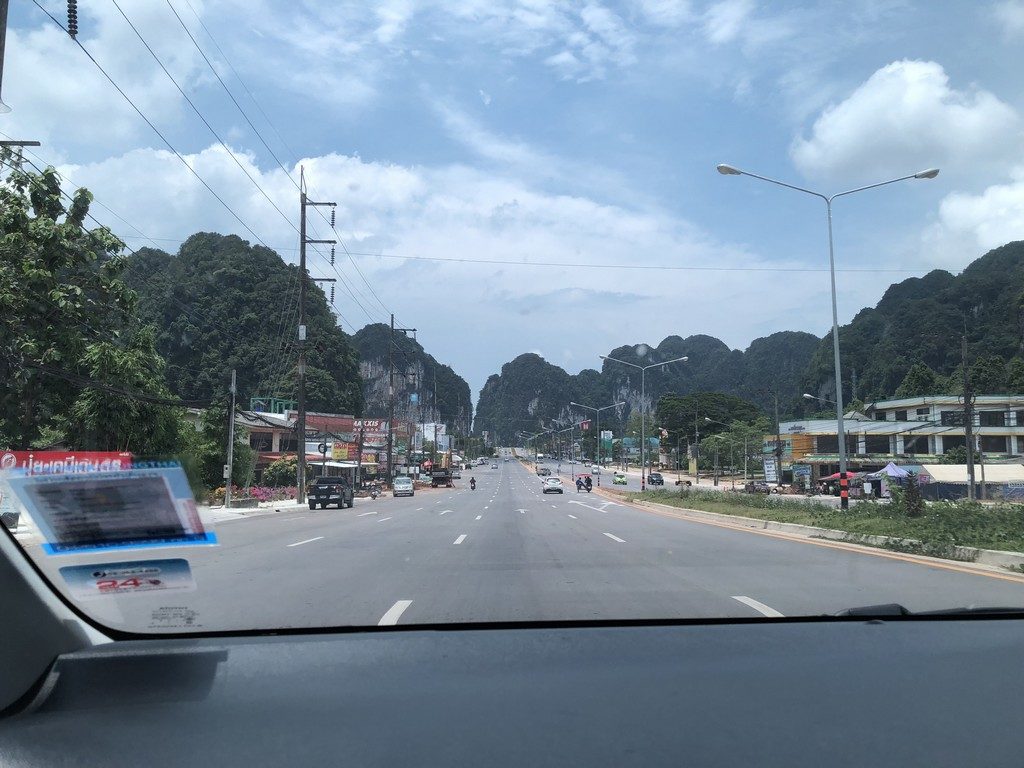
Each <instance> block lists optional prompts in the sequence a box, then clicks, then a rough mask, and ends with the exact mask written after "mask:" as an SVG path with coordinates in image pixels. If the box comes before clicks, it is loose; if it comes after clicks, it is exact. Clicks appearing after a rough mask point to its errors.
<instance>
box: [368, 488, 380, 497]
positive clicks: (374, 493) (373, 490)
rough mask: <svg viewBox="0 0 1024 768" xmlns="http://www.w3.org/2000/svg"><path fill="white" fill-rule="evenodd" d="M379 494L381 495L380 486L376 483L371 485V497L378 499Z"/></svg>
mask: <svg viewBox="0 0 1024 768" xmlns="http://www.w3.org/2000/svg"><path fill="white" fill-rule="evenodd" d="M378 496H380V487H379V486H376V485H371V486H370V498H371V499H376V498H377V497H378Z"/></svg>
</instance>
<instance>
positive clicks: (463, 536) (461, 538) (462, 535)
mask: <svg viewBox="0 0 1024 768" xmlns="http://www.w3.org/2000/svg"><path fill="white" fill-rule="evenodd" d="M465 540H466V534H464V533H463V534H460V535H459V538H457V539H456V540H455V541H453V542H452V544H461V543H462V542H464V541H465Z"/></svg>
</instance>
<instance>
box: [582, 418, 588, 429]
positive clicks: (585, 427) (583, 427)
mask: <svg viewBox="0 0 1024 768" xmlns="http://www.w3.org/2000/svg"><path fill="white" fill-rule="evenodd" d="M587 429H590V419H587V420H586V421H581V422H580V430H587Z"/></svg>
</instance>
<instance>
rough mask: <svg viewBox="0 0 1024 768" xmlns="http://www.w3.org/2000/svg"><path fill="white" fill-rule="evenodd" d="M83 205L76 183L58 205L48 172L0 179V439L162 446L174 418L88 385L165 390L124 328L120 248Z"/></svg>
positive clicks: (168, 441)
mask: <svg viewBox="0 0 1024 768" xmlns="http://www.w3.org/2000/svg"><path fill="white" fill-rule="evenodd" d="M0 158H3V159H9V158H10V155H9V154H5V155H0ZM91 202H92V195H91V194H90V193H89V191H88V190H85V189H79V190H77V191H76V192H75V193H74V194H73V195H71V196H70V203H69V204H68V205H65V203H64V199H63V197H62V193H61V188H60V177H59V176H58V175H57V172H56V171H55V170H54V169H53V168H46V169H45V170H44V171H42V172H41V173H30V172H28V171H23V170H20V169H15V170H12V171H11V172H10V173H9V174H8V176H7V179H6V183H4V184H0V380H2V381H3V386H2V387H0V444H7V445H11V446H13V447H17V448H28V447H30V446H32V445H34V444H37V443H38V442H39V441H40V440H41V439H44V438H45V440H44V442H50V443H54V442H61V443H65V444H67V445H68V446H70V447H73V448H89V447H92V448H101V447H105V448H129V449H130V450H133V451H135V452H163V451H167V450H170V449H172V448H173V447H174V444H175V437H176V435H177V433H178V431H179V429H180V419H179V417H178V416H175V415H174V414H173V412H169V411H167V410H166V408H164V407H162V406H153V405H149V406H147V405H144V404H142V403H141V402H140V401H139V400H132V399H131V398H126V397H124V396H122V395H119V394H114V393H111V392H110V391H109V388H108V389H107V390H106V391H104V390H103V389H99V388H96V387H91V388H90V387H89V386H87V385H89V384H97V383H99V384H103V385H113V384H115V383H116V384H117V385H118V386H120V387H121V388H123V389H124V388H127V389H129V390H130V391H136V392H140V393H144V394H148V395H154V396H157V397H159V396H161V395H165V394H167V391H166V389H165V388H164V386H163V378H162V365H161V362H160V360H159V358H158V357H157V356H156V354H155V352H154V350H153V339H152V335H151V334H149V333H146V332H144V331H142V329H141V328H137V331H138V332H137V333H136V334H134V335H133V334H130V333H128V334H126V331H127V330H129V329H130V328H131V327H132V326H133V325H135V309H136V296H135V294H134V293H133V292H132V291H131V289H130V288H129V287H128V286H127V285H126V284H125V283H124V281H123V280H122V279H121V275H122V272H123V270H124V268H125V264H126V262H125V258H124V257H123V255H122V251H123V249H124V244H123V243H122V242H121V241H120V240H118V239H117V238H116V237H115V236H114V235H113V234H112V233H111V232H110V231H109V230H107V229H105V228H102V227H99V228H96V229H91V230H90V229H87V228H86V227H85V220H86V216H87V215H88V212H89V205H90V203H91ZM126 385H127V386H126Z"/></svg>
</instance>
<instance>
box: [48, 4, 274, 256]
mask: <svg viewBox="0 0 1024 768" xmlns="http://www.w3.org/2000/svg"><path fill="white" fill-rule="evenodd" d="M32 3H33V4H34V5H35V6H36V7H37V8H38V9H39V10H41V11H42V12H43V13H45V14H46V15H47V16H48V17H49V18H50V20H51V21H52V22H53V23H54V24H56V25H57V26H58V27H59V28H60V29H61V30H63V31H64V32H65V33H67V31H68V30H67V29H66V28H65V27H64V25H63V24H61V23H60V21H58V20H57V19H56V17H54V15H53V14H52V13H50V12H49V11H48V10H46V9H45V8H44V7H43V6H42V5H40V4H39V0H32ZM71 39H72V40H73V41H74V43H75V45H77V46H78V47H79V48H80V49H81V50H82V53H84V54H85V55H86V56H87V57H88V59H89V61H91V62H92V63H93V64H94V65H96V68H97V69H98V70H99V71H100V72H101V73H102V74H103V76H104V77H105V78H106V79H107V82H109V83H110V84H111V85H112V86H114V88H115V89H116V90H117V92H118V93H119V94H121V96H122V97H123V98H124V100H125V101H127V102H128V104H129V105H130V106H131V108H132V109H134V110H135V113H136V114H137V115H138V116H139V117H141V118H142V119H143V121H144V122H145V123H146V125H148V126H149V127H150V128H151V129H152V130H153V132H154V133H155V134H156V135H157V136H159V137H160V140H161V141H162V142H163V143H164V145H165V146H166V147H167V148H168V149H169V150H170V151H171V152H172V153H174V156H175V157H177V158H178V160H179V161H180V162H181V164H182V165H184V166H185V168H186V169H187V170H188V172H189V173H191V174H192V175H193V176H195V177H196V179H197V180H198V181H199V183H200V184H202V185H203V186H204V187H205V188H206V190H207V191H208V192H209V193H210V194H211V195H213V197H214V198H215V199H216V200H217V202H218V203H220V204H221V206H222V207H223V208H224V210H226V211H227V212H228V213H230V214H231V216H232V217H233V218H234V219H235V221H237V222H238V223H239V224H240V225H241V226H242V228H243V229H245V231H246V232H248V233H249V234H250V235H252V236H253V238H254V239H255V240H257V241H258V242H259V243H260V244H261V245H263V246H266V247H269V246H267V244H266V243H265V242H263V239H262V238H261V237H260V236H259V235H257V234H256V233H255V232H254V231H253V230H252V228H251V227H250V226H249V225H248V224H246V223H245V222H244V221H243V220H242V217H241V216H239V215H238V214H237V213H235V211H234V209H233V208H232V207H231V206H230V205H228V204H227V203H226V202H224V198H222V197H221V196H220V195H218V194H217V192H216V191H215V190H214V189H213V187H211V186H210V185H209V183H207V181H206V179H204V178H203V177H202V176H200V175H199V172H198V171H196V170H195V168H193V167H192V166H191V165H190V164H189V162H188V161H187V160H186V159H185V158H184V156H182V154H181V153H180V152H179V151H178V150H177V149H175V147H174V145H173V144H171V142H170V141H169V140H168V139H167V137H166V136H164V135H163V133H161V132H160V129H159V128H157V127H156V125H154V124H153V121H152V120H150V119H149V118H148V117H146V114H145V113H144V112H143V111H142V110H141V109H139V107H138V106H137V105H136V104H135V102H134V101H132V99H131V97H130V96H129V95H128V94H127V93H125V92H124V89H122V88H121V86H119V85H118V84H117V82H116V81H115V80H114V78H113V77H111V76H110V74H109V73H108V72H107V70H105V69H104V68H103V66H102V65H101V64H100V63H99V62H98V61H97V60H96V58H95V57H94V56H93V55H92V54H91V53H90V52H89V49H88V48H86V47H85V46H84V45H83V44H82V41H81V40H79V39H78V38H77V37H74V38H71Z"/></svg>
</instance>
